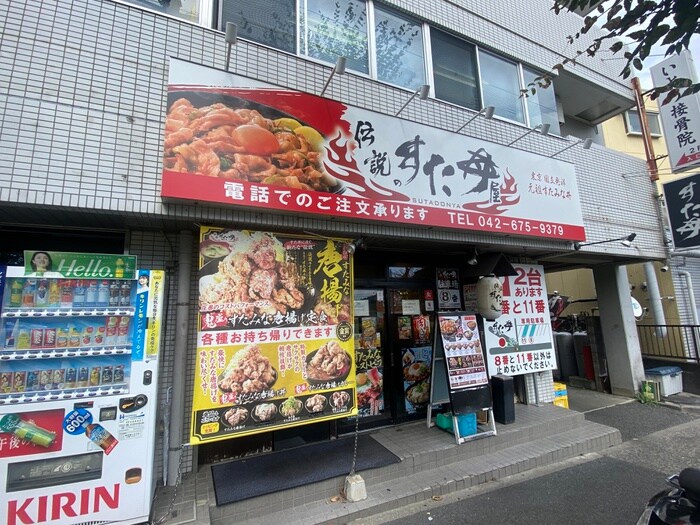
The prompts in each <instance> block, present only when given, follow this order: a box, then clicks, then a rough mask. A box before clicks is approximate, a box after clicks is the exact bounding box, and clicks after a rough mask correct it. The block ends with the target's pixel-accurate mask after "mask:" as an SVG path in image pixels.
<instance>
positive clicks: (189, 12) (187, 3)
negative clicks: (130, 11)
mask: <svg viewBox="0 0 700 525" xmlns="http://www.w3.org/2000/svg"><path fill="white" fill-rule="evenodd" d="M122 1H123V2H125V3H127V4H133V5H138V6H140V7H146V8H148V9H152V10H153V11H158V12H159V13H165V14H168V15H170V16H175V17H177V18H181V19H183V20H187V21H188V22H195V23H197V22H199V11H200V5H201V3H202V1H206V0H122Z"/></svg>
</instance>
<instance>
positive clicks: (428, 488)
mask: <svg viewBox="0 0 700 525" xmlns="http://www.w3.org/2000/svg"><path fill="white" fill-rule="evenodd" d="M621 442H622V439H621V436H620V432H619V431H618V430H617V429H613V428H611V427H606V426H604V425H599V424H597V423H586V424H584V425H583V426H581V427H579V428H576V429H573V430H568V431H564V432H560V433H556V434H554V435H551V436H549V437H545V438H542V439H539V440H537V441H536V442H531V443H526V444H521V445H514V446H512V447H508V448H505V449H501V450H498V451H496V452H492V453H489V454H485V455H483V456H479V457H473V458H469V459H465V460H462V461H457V462H454V463H451V464H449V465H445V466H441V467H438V468H433V469H429V470H424V471H420V472H416V473H414V474H412V475H409V476H404V477H395V476H389V477H388V479H385V480H383V481H378V482H367V480H365V483H366V485H367V495H368V496H367V499H365V500H363V501H360V502H354V503H349V502H345V501H343V500H340V501H338V502H331V501H330V499H324V500H315V501H310V502H309V503H306V504H303V505H298V506H295V507H294V508H291V509H290V508H286V507H285V506H284V503H282V502H276V503H273V502H272V501H270V502H269V506H268V509H267V511H266V512H265V513H260V512H258V513H257V514H255V515H252V514H249V513H247V512H245V511H244V509H243V508H238V509H237V511H238V512H236V513H233V514H229V513H228V512H226V509H225V507H222V510H223V512H222V513H221V515H220V516H218V517H217V516H212V524H213V525H224V524H228V523H233V521H231V520H232V519H234V517H235V519H236V521H235V523H236V524H237V525H253V524H256V525H257V524H267V523H269V524H275V523H284V524H285V525H332V524H335V525H337V524H339V523H348V522H349V521H352V520H357V519H361V518H363V517H367V516H372V515H375V514H378V513H381V512H385V511H388V510H392V509H397V508H400V507H403V506H405V505H408V504H411V503H416V502H420V501H424V500H428V499H430V498H432V497H434V496H444V495H446V494H449V493H452V492H455V491H459V490H464V489H466V488H469V487H473V486H476V485H479V484H482V483H487V482H489V481H494V480H498V479H501V478H503V477H506V476H510V475H512V474H517V473H520V472H525V471H527V470H530V469H533V468H537V467H541V466H545V465H549V464H552V463H557V462H559V461H563V460H565V459H569V458H572V457H575V456H578V455H582V454H587V453H591V452H597V451H600V450H604V449H606V448H608V447H611V446H615V445H618V444H620V443H621ZM377 470H380V469H377ZM363 477H364V476H363ZM343 481H344V479H343ZM341 487H342V483H341V484H339V487H338V488H337V490H336V493H339V491H340V488H341ZM241 503H243V502H241ZM232 507H233V506H232ZM211 510H212V509H210V511H211ZM232 510H233V509H232ZM242 512H243V513H244V514H241V513H242Z"/></svg>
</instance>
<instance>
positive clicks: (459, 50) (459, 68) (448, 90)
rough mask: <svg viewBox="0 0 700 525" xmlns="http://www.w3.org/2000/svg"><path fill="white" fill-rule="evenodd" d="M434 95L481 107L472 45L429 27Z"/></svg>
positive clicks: (473, 106)
mask: <svg viewBox="0 0 700 525" xmlns="http://www.w3.org/2000/svg"><path fill="white" fill-rule="evenodd" d="M430 42H431V47H432V55H433V82H434V83H435V97H437V98H439V99H442V100H446V101H448V102H452V103H453V104H458V105H460V106H464V107H467V108H471V109H481V101H480V97H479V83H478V76H477V68H476V50H475V47H474V46H473V45H471V44H468V43H467V42H465V41H463V40H460V39H458V38H455V37H453V36H451V35H448V34H447V33H443V32H442V31H437V30H436V29H431V31H430Z"/></svg>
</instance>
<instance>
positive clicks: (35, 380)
mask: <svg viewBox="0 0 700 525" xmlns="http://www.w3.org/2000/svg"><path fill="white" fill-rule="evenodd" d="M37 390H39V372H37V371H36V370H30V371H29V372H27V392H36V391H37Z"/></svg>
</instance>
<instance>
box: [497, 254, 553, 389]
mask: <svg viewBox="0 0 700 525" xmlns="http://www.w3.org/2000/svg"><path fill="white" fill-rule="evenodd" d="M513 268H515V271H516V272H517V275H513V276H508V277H503V278H502V279H503V302H502V315H501V316H500V317H499V318H498V319H496V320H495V321H484V338H485V343H486V358H487V362H488V369H489V375H490V376H494V375H496V374H504V375H509V376H516V375H521V374H529V373H532V372H541V371H543V370H553V369H555V368H556V367H557V361H556V357H555V355H556V354H555V352H554V340H553V338H552V325H551V322H550V318H549V307H548V300H547V288H546V284H545V281H544V267H542V266H540V265H532V264H516V263H514V264H513Z"/></svg>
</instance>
